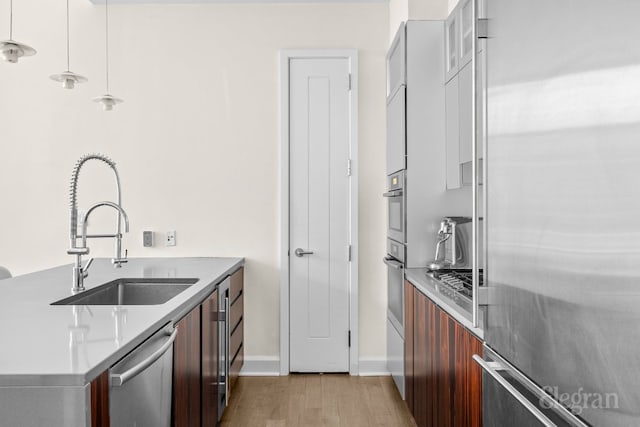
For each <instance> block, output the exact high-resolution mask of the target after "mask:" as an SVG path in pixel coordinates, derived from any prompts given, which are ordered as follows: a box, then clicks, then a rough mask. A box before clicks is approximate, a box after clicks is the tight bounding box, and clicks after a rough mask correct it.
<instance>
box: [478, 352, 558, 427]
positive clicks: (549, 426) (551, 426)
mask: <svg viewBox="0 0 640 427" xmlns="http://www.w3.org/2000/svg"><path fill="white" fill-rule="evenodd" d="M473 360H474V361H475V362H476V363H477V364H478V365H480V367H481V368H482V369H483V370H484V371H485V372H486V373H488V374H489V375H491V376H492V377H493V379H494V380H496V381H497V382H498V384H500V385H501V386H502V387H503V388H504V389H505V390H507V391H508V392H509V394H511V396H513V397H514V398H515V399H516V400H517V401H518V402H520V404H521V405H522V406H524V407H525V408H526V409H527V410H528V411H529V412H531V414H532V415H533V416H534V417H536V418H537V419H538V421H540V422H541V423H542V424H544V425H545V427H556V424H555V423H554V422H553V421H551V420H550V419H549V418H548V417H547V416H546V415H545V414H543V413H542V411H540V410H539V409H538V408H537V407H536V406H535V405H534V404H533V403H531V402H529V400H528V399H527V398H526V397H524V396H523V395H522V394H521V393H520V392H519V391H518V390H517V389H516V388H515V387H514V386H512V385H511V384H510V383H509V381H507V380H505V379H504V377H503V376H502V375H500V374H499V373H498V371H497V370H498V369H500V364H499V363H498V362H487V361H485V360H484V359H483V358H482V357H480V356H478V355H477V354H474V355H473Z"/></svg>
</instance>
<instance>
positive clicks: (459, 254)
mask: <svg viewBox="0 0 640 427" xmlns="http://www.w3.org/2000/svg"><path fill="white" fill-rule="evenodd" d="M470 247H471V218H469V217H466V216H448V217H444V218H442V222H440V229H439V230H438V243H437V244H436V256H435V260H434V261H433V262H432V263H430V264H429V265H428V268H429V270H447V269H454V268H455V269H465V268H471V260H470V259H469V258H470V257H469V249H470Z"/></svg>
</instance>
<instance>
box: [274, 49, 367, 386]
mask: <svg viewBox="0 0 640 427" xmlns="http://www.w3.org/2000/svg"><path fill="white" fill-rule="evenodd" d="M312 58H344V59H347V60H348V62H349V72H350V73H351V91H350V93H349V104H350V105H349V113H350V114H349V116H350V117H349V154H350V158H351V177H350V178H351V179H350V180H349V229H350V230H349V231H350V242H351V262H350V263H349V328H350V330H351V347H350V348H349V373H350V374H351V375H358V373H359V351H358V350H359V330H358V313H359V310H358V305H359V304H358V295H359V293H358V265H359V262H358V253H359V251H358V51H357V50H356V49H283V50H281V51H280V141H281V142H280V148H281V153H280V189H281V196H280V202H281V203H280V375H289V372H290V371H289V366H290V365H289V338H290V335H289V77H290V76H289V63H290V61H291V60H292V59H312ZM346 172H347V165H345V173H346Z"/></svg>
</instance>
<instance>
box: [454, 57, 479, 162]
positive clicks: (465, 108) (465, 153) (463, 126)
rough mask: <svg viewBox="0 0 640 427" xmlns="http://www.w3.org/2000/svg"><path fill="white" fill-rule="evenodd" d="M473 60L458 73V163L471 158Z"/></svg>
mask: <svg viewBox="0 0 640 427" xmlns="http://www.w3.org/2000/svg"><path fill="white" fill-rule="evenodd" d="M474 65H475V63H474V62H470V63H468V64H467V65H465V66H464V67H463V68H462V69H461V70H460V72H459V73H458V92H459V93H458V114H459V121H460V122H459V124H458V125H459V132H460V136H459V138H460V140H459V144H460V154H459V156H460V163H467V162H470V161H471V160H473V153H472V143H471V139H472V137H473V127H472V120H471V119H472V116H471V115H472V112H473V111H472V110H473V108H472V106H473V91H472V86H473V80H472V77H473V75H472V74H473V73H472V67H473V66H474Z"/></svg>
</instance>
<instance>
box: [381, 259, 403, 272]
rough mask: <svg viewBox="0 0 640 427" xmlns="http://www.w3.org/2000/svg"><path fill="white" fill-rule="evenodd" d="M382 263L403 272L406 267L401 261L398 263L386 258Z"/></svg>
mask: <svg viewBox="0 0 640 427" xmlns="http://www.w3.org/2000/svg"><path fill="white" fill-rule="evenodd" d="M382 261H383V262H384V263H385V264H387V265H388V266H389V267H391V268H395V269H396V270H402V269H403V268H404V265H403V264H402V263H401V262H400V261H396V260H395V259H393V258H390V257H384V258H382Z"/></svg>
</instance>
